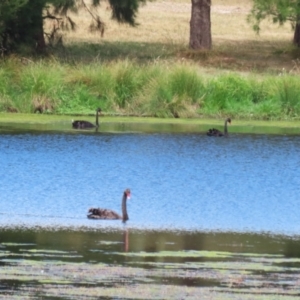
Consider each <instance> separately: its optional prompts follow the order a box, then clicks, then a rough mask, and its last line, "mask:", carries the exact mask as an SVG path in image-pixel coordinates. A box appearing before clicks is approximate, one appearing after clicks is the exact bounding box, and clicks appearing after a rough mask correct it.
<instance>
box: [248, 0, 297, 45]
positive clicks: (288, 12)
mask: <svg viewBox="0 0 300 300" xmlns="http://www.w3.org/2000/svg"><path fill="white" fill-rule="evenodd" d="M265 19H271V20H272V22H273V23H277V24H279V25H283V24H284V23H286V22H290V23H291V25H292V29H294V39H293V42H294V44H296V45H297V46H298V47H300V0H253V7H252V10H251V13H250V14H249V16H248V20H249V21H250V22H252V23H253V29H254V30H255V31H256V32H259V31H260V24H261V22H262V21H263V20H265Z"/></svg>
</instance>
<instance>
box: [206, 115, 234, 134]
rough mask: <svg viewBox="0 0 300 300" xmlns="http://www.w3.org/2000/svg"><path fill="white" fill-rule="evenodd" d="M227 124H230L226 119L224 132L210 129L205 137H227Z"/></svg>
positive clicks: (228, 119) (229, 120)
mask: <svg viewBox="0 0 300 300" xmlns="http://www.w3.org/2000/svg"><path fill="white" fill-rule="evenodd" d="M227 123H231V119H230V118H227V119H226V120H225V124H224V132H222V131H220V130H218V129H216V128H211V129H209V130H208V131H207V133H206V134H207V135H208V136H228V129H227Z"/></svg>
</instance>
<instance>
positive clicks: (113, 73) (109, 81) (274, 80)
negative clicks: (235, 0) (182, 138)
mask: <svg viewBox="0 0 300 300" xmlns="http://www.w3.org/2000/svg"><path fill="white" fill-rule="evenodd" d="M97 107H101V108H102V111H103V112H104V113H105V112H106V113H108V114H109V113H112V114H114V113H118V114H124V115H136V116H155V117H161V118H164V117H185V118H193V117H199V116H204V117H214V116H225V115H226V116H231V117H234V118H241V119H242V118H244V119H249V118H251V119H264V120H267V119H277V120H280V119H282V120H283V119H289V120H292V119H300V80H299V77H297V76H293V75H290V74H281V75H255V74H254V73H253V75H241V74H239V73H234V72H230V73H228V72H227V73H223V74H222V73H220V72H219V75H215V76H214V75H208V74H203V73H201V72H199V70H198V69H197V67H194V66H191V65H189V64H179V63H178V64H170V63H164V62H162V63H153V64H147V65H139V64H136V63H133V62H131V61H126V60H125V61H116V62H113V63H100V62H99V63H95V64H86V65H84V64H73V65H70V64H62V63H58V62H56V61H49V60H41V61H38V62H36V61H29V60H23V61H22V60H20V59H17V58H10V59H8V60H4V61H2V62H1V63H0V111H1V112H22V113H33V112H39V113H53V114H86V113H92V112H94V110H95V109H96V108H97Z"/></svg>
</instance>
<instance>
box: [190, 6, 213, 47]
mask: <svg viewBox="0 0 300 300" xmlns="http://www.w3.org/2000/svg"><path fill="white" fill-rule="evenodd" d="M210 6H211V0H192V15H191V21H190V48H192V49H207V50H209V49H211V46H212V42H211V22H210Z"/></svg>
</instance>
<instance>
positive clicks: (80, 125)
mask: <svg viewBox="0 0 300 300" xmlns="http://www.w3.org/2000/svg"><path fill="white" fill-rule="evenodd" d="M100 112H101V108H97V109H96V124H93V123H91V122H89V121H84V120H75V121H72V126H73V128H75V129H90V128H95V127H96V128H97V127H99V113H100Z"/></svg>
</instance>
